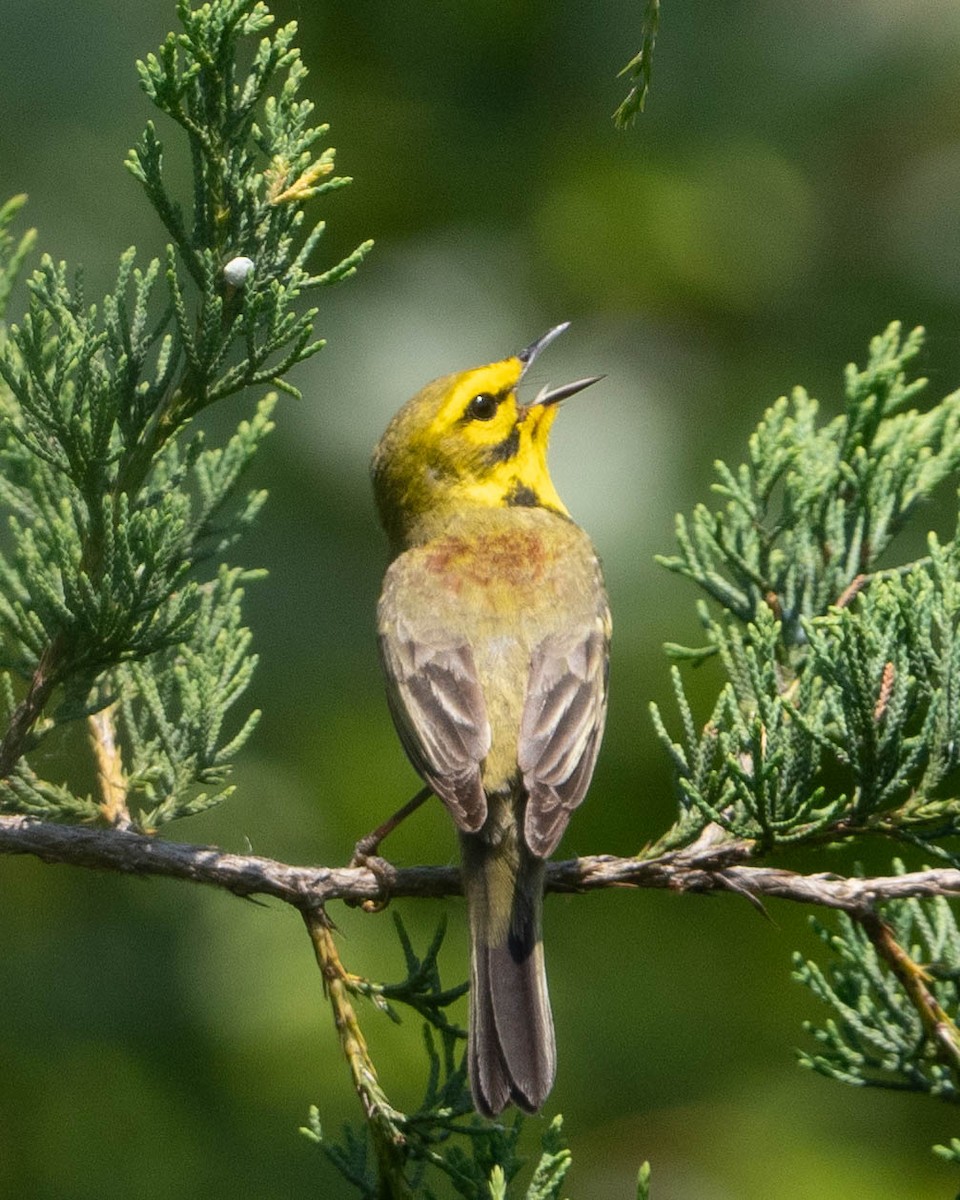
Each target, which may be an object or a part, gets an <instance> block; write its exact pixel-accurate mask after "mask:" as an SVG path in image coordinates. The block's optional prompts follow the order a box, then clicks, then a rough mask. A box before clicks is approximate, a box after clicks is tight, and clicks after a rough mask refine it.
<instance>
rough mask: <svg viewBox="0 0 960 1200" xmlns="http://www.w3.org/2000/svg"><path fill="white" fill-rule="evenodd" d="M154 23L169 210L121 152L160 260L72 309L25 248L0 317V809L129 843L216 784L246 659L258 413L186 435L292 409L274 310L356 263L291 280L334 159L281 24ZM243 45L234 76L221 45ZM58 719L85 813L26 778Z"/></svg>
mask: <svg viewBox="0 0 960 1200" xmlns="http://www.w3.org/2000/svg"><path fill="white" fill-rule="evenodd" d="M177 11H178V15H179V17H180V20H181V22H182V25H183V31H182V32H181V33H179V34H170V35H169V36H168V38H167V40H166V41H165V42H164V44H163V46H162V47H161V48H160V51H159V52H158V54H156V55H153V54H151V55H148V56H147V59H146V61H145V62H142V63H139V64H138V67H139V71H140V78H141V83H142V86H143V88H144V91H145V92H146V93H147V95H148V96H149V97H150V99H151V100H152V101H153V102H154V104H155V105H156V106H157V108H158V109H159V110H160V111H161V112H162V113H164V114H166V115H167V116H168V117H170V118H171V119H172V121H173V122H175V124H176V126H179V128H180V129H181V130H182V131H183V133H184V134H185V135H186V141H187V143H188V146H189V152H190V162H191V165H192V174H193V188H192V195H191V197H190V201H189V203H185V202H184V201H182V200H180V199H179V198H177V197H176V195H175V194H174V193H173V192H172V191H171V189H170V188H169V187H168V184H167V180H166V175H165V171H164V154H163V145H162V143H161V141H160V138H159V135H158V133H157V130H156V128H155V126H154V125H153V123H152V122H151V123H150V124H148V126H147V128H146V130H145V131H144V134H143V136H142V137H141V139H140V141H139V142H138V143H137V145H136V146H135V147H134V149H133V150H132V151H131V152H130V156H129V158H128V160H127V166H128V167H129V169H130V170H131V172H132V174H133V175H134V177H135V178H136V179H137V180H138V181H139V182H140V183H141V184H142V186H143V189H144V191H145V194H146V196H147V198H148V200H149V201H150V203H151V204H152V205H153V207H154V208H155V209H156V211H157V213H158V215H159V217H160V219H161V221H162V222H163V225H164V226H165V228H166V230H167V233H168V234H169V237H170V239H171V240H170V244H169V245H168V247H167V249H166V254H165V256H164V260H163V263H162V264H161V262H160V261H158V260H154V261H152V262H150V263H148V264H147V265H146V266H144V267H141V266H138V265H137V264H136V253H135V251H134V250H132V249H131V250H127V251H126V252H125V253H124V254H122V255H121V257H120V263H119V269H118V272H117V282H116V286H115V288H114V289H113V291H112V292H110V293H109V294H108V295H107V296H105V297H104V298H103V300H102V302H101V303H100V304H99V305H94V304H90V303H89V302H88V300H87V298H86V296H85V293H84V287H83V277H82V274H81V272H79V271H76V272H71V271H70V270H69V269H68V268H67V266H66V265H65V264H64V263H55V262H53V261H52V260H51V259H50V258H48V257H46V256H44V257H43V258H42V259H41V261H40V264H39V267H38V268H37V269H36V270H35V271H34V272H33V274H32V276H31V277H30V278H29V280H28V281H27V290H28V294H29V307H28V309H27V312H26V314H25V316H24V318H23V320H22V321H21V322H20V323H19V324H16V325H12V326H10V327H9V328H7V327H6V326H0V417H2V427H0V504H2V506H3V508H4V509H5V510H6V528H7V536H6V540H5V541H4V543H3V546H2V555H0V647H2V650H0V656H2V657H0V663H2V668H3V670H2V673H0V692H2V696H3V704H4V707H5V711H6V716H7V726H6V734H5V736H4V737H3V741H2V743H0V777H2V781H0V810H2V811H6V812H24V813H30V814H33V815H37V816H44V817H48V818H60V819H69V820H78V819H79V820H94V819H96V818H97V817H103V818H105V819H107V820H109V821H111V822H112V823H115V824H128V823H130V821H131V820H132V819H133V818H131V815H130V811H129V808H128V804H129V802H131V801H132V802H136V803H137V804H139V805H141V806H142V813H141V815H140V816H139V818H137V819H138V820H139V821H140V823H141V824H143V825H144V826H145V827H148V828H152V827H155V826H157V825H159V824H161V823H163V822H165V821H169V820H171V819H173V818H175V817H178V816H184V815H188V814H190V813H195V812H198V811H200V810H201V809H202V808H204V807H206V806H207V805H209V804H211V803H213V802H214V801H215V800H217V799H219V798H220V797H222V796H223V795H224V794H226V791H227V790H228V789H227V788H226V787H225V780H226V778H227V776H228V774H229V771H230V764H231V761H232V759H233V757H234V756H235V754H236V752H237V751H238V750H239V749H240V747H241V746H242V745H243V743H244V741H245V740H246V738H247V737H248V736H249V734H250V733H251V731H252V729H253V726H254V725H255V723H256V717H257V714H256V713H251V712H247V713H244V714H242V715H241V716H239V717H233V716H232V715H231V710H232V709H233V708H234V706H235V705H237V704H238V702H239V701H240V698H241V696H242V693H243V691H244V690H245V688H246V686H247V683H248V682H249V679H250V676H251V673H252V671H253V668H254V665H255V662H256V657H255V655H253V653H252V652H251V649H250V636H249V633H248V632H247V631H246V630H245V629H244V627H243V623H242V617H241V608H240V605H241V600H242V596H243V587H242V585H243V584H244V583H245V582H247V581H249V580H252V579H254V578H255V577H256V574H257V573H256V572H251V571H247V572H243V571H240V570H238V569H237V568H235V567H234V568H231V567H228V566H226V565H224V564H223V556H224V555H225V554H226V552H227V551H228V550H229V549H230V548H231V546H232V545H233V543H234V542H235V541H236V539H237V538H238V537H239V536H240V535H241V534H242V533H243V531H244V530H245V529H246V528H247V527H248V526H249V524H250V522H251V521H252V520H253V519H254V517H255V516H256V513H257V511H258V510H259V508H260V506H261V505H262V503H263V500H264V494H263V492H261V491H256V490H254V491H248V492H245V491H244V490H243V488H242V480H243V476H244V473H245V471H246V468H247V467H248V465H249V463H250V461H251V459H252V458H253V456H254V455H255V453H256V451H257V449H258V448H259V446H260V444H261V442H262V441H263V438H264V437H266V436H267V434H268V433H269V432H270V430H271V428H272V424H271V420H270V414H271V410H272V408H273V403H274V401H273V397H272V396H268V397H266V398H264V399H262V400H261V401H260V402H259V404H258V406H257V409H256V412H255V415H254V416H253V417H252V418H251V419H250V420H244V421H242V422H241V423H240V425H239V426H238V428H237V430H236V433H235V434H234V435H233V436H232V437H231V438H230V439H229V440H228V441H227V443H226V444H225V445H224V446H219V447H214V446H207V445H206V443H205V439H204V436H203V434H202V432H200V431H197V430H195V429H193V428H192V427H191V423H192V422H193V420H194V418H195V417H196V416H197V415H198V414H199V413H200V412H202V411H203V410H204V409H205V408H207V407H208V406H209V405H211V404H213V403H215V402H218V401H222V400H224V399H225V398H227V397H228V396H231V395H234V394H235V393H237V392H240V391H242V390H244V389H251V388H252V389H258V388H263V387H264V386H271V387H274V388H280V389H282V390H285V391H288V392H293V393H294V394H296V389H295V388H294V387H293V385H292V384H290V383H289V381H288V380H287V379H286V375H287V373H288V372H289V371H290V370H291V368H292V367H294V366H295V365H296V364H297V363H299V362H302V361H303V360H304V359H306V358H308V357H310V356H311V355H312V354H314V353H316V351H317V350H319V349H320V348H321V346H322V345H323V342H322V341H321V340H319V339H316V338H314V336H313V326H314V320H315V317H316V313H317V310H316V309H315V308H309V309H306V310H303V309H302V307H301V305H300V303H299V302H300V300H301V298H302V297H303V296H304V295H306V294H307V293H310V292H314V291H316V290H317V289H318V288H320V287H321V286H323V285H324V284H327V283H332V282H334V281H336V280H337V279H342V278H344V277H346V276H347V275H349V274H350V273H351V272H352V271H353V270H354V269H355V267H356V265H357V263H358V262H359V261H360V259H361V258H362V256H363V254H364V253H365V251H366V249H367V246H366V244H365V245H364V246H361V247H360V248H359V249H358V250H357V251H356V252H355V253H354V254H352V255H350V256H349V257H348V258H347V259H345V260H344V261H343V262H341V263H339V264H337V265H336V266H334V267H333V268H331V269H329V270H327V271H325V272H321V273H319V274H316V273H312V267H311V265H310V263H311V259H312V256H313V254H314V251H315V250H316V248H317V244H318V241H319V239H320V236H321V234H322V232H323V222H319V223H316V224H314V225H312V226H310V225H308V224H307V223H306V212H305V206H306V205H307V203H308V202H309V201H311V200H312V199H313V198H314V197H316V196H319V195H322V194H324V193H326V192H328V191H330V190H331V189H333V188H337V187H340V186H342V185H343V184H344V183H346V182H348V180H346V179H343V178H337V177H335V176H334V175H333V173H332V172H333V150H331V149H329V148H327V149H323V150H319V149H318V143H319V142H320V141H321V140H322V139H323V136H324V135H325V133H326V126H322V125H321V126H313V125H311V121H310V118H311V115H312V105H311V103H310V102H309V101H307V100H300V99H297V93H298V91H299V89H300V87H301V85H302V83H303V80H304V77H305V74H306V69H305V67H304V66H303V64H302V63H301V61H300V57H299V53H298V51H297V50H296V48H295V47H294V46H293V44H292V41H293V37H294V34H295V32H296V27H295V25H293V24H290V25H287V26H285V27H283V28H281V29H277V30H273V31H272V32H271V31H270V30H271V26H272V23H273V18H272V16H271V15H270V13H269V12H268V10H267V9H266V7H265V6H264V5H263V4H261V3H255V2H252V0H229V2H228V0H221V2H219V3H215V4H205V5H203V6H201V7H200V8H198V9H196V10H195V11H194V10H191V8H190V6H189V4H187V3H185V2H183V0H182V2H181V3H180V4H178V8H177ZM254 37H256V38H259V41H258V42H257V44H256V47H255V49H254V50H253V53H252V60H251V64H250V67H249V69H248V70H247V71H246V73H243V72H240V71H239V70H238V67H237V61H236V60H237V54H238V50H240V48H241V47H242V45H243V43H244V41H245V40H246V39H250V38H254ZM21 203H22V198H17V199H15V200H13V201H11V202H9V203H8V204H7V205H6V206H4V208H3V209H2V210H0V306H2V305H5V304H6V303H7V301H8V299H9V296H10V293H11V289H12V287H13V283H14V280H15V278H16V276H17V274H18V272H19V270H20V268H21V267H22V265H23V261H24V259H25V257H26V255H27V253H28V251H29V249H30V246H31V242H32V235H30V234H28V235H26V236H24V237H22V238H21V239H19V240H15V239H14V238H13V236H12V235H11V233H10V225H11V222H12V219H13V217H14V216H15V214H16V212H17V210H18V208H19V207H20V205H21ZM238 267H239V269H238ZM0 312H2V309H0ZM98 714H100V716H99V717H98ZM114 715H116V729H114ZM83 718H87V719H89V720H91V722H92V724H91V730H92V731H93V733H94V736H95V740H96V745H95V752H96V753H97V755H98V756H99V757H100V758H101V762H100V767H101V769H102V770H101V775H102V776H103V770H106V772H107V774H106V776H105V777H104V778H107V779H108V782H107V783H106V784H104V785H103V786H104V788H105V789H106V790H107V791H110V792H112V795H111V797H110V798H109V799H107V798H106V797H105V795H104V794H101V795H99V796H98V795H95V794H91V793H88V792H87V791H85V790H84V774H83V771H82V770H81V771H75V772H73V773H72V774H71V775H70V777H69V778H68V779H67V780H66V782H60V781H59V779H44V778H41V777H40V775H39V774H38V772H37V770H36V767H35V765H34V763H35V754H36V752H37V751H38V750H39V749H40V747H41V746H42V747H43V761H44V762H45V763H49V762H50V761H51V754H52V753H53V752H54V751H55V749H56V734H57V732H58V731H59V730H60V729H61V727H62V726H64V725H65V724H66V723H67V722H73V721H76V720H79V719H83ZM95 718H96V719H95ZM114 734H116V737H114ZM104 754H107V755H109V756H110V757H111V761H110V763H108V764H106V765H105V763H104V761H103V755H104ZM54 761H55V760H54ZM61 769H62V770H64V771H66V768H65V767H64V768H61ZM88 773H89V772H88Z"/></svg>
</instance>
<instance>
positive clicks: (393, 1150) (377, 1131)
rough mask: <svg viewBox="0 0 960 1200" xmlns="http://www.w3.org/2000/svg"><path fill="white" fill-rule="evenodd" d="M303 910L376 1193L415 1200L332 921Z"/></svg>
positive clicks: (397, 1117) (396, 1122)
mask: <svg viewBox="0 0 960 1200" xmlns="http://www.w3.org/2000/svg"><path fill="white" fill-rule="evenodd" d="M301 911H302V913H303V920H304V923H305V924H306V927H307V932H308V933H309V934H310V940H311V942H312V943H313V950H314V954H315V955H316V957H317V966H318V967H319V968H320V973H321V975H322V976H323V988H324V991H325V992H326V995H327V998H328V1000H329V1001H330V1007H331V1008H332V1009H333V1019H334V1023H335V1025H336V1027H337V1034H338V1035H339V1038H340V1049H341V1050H342V1051H343V1056H344V1058H345V1059H346V1060H347V1064H348V1065H349V1067H350V1074H351V1076H352V1077H353V1086H354V1088H355V1089H356V1092H357V1095H358V1096H359V1097H360V1103H361V1104H362V1105H363V1111H364V1116H365V1117H366V1120H367V1124H368V1127H369V1129H370V1132H371V1135H372V1137H373V1141H374V1148H375V1150H376V1155H377V1161H378V1163H379V1166H380V1180H381V1187H382V1189H383V1190H382V1191H381V1192H380V1193H378V1194H379V1195H382V1196H383V1197H384V1200H413V1193H412V1192H411V1191H410V1189H409V1187H408V1186H407V1184H406V1182H405V1180H404V1178H403V1166H404V1155H403V1143H404V1140H405V1139H404V1136H403V1133H402V1132H401V1130H400V1122H401V1121H402V1120H403V1114H402V1113H399V1112H397V1110H396V1109H395V1108H393V1107H392V1106H391V1104H390V1102H389V1101H388V1100H387V1097H386V1094H385V1093H384V1091H383V1088H382V1087H381V1086H380V1080H379V1078H378V1077H377V1070H376V1067H375V1066H374V1065H373V1060H372V1059H371V1057H370V1053H369V1051H368V1050H367V1040H366V1038H365V1037H364V1036H363V1031H362V1030H361V1028H360V1022H359V1021H358V1020H357V1014H356V1011H355V1009H354V1007H353V1004H352V1003H351V1002H350V987H349V984H350V975H349V972H348V971H347V970H346V968H345V967H344V965H343V963H342V962H341V961H340V955H339V953H338V951H337V945H336V942H335V941H334V939H333V932H332V929H331V922H330V918H329V917H328V916H327V915H326V913H325V912H324V911H323V908H322V906H315V907H312V908H303V909H301Z"/></svg>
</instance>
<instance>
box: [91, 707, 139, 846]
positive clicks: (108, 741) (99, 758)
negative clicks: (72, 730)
mask: <svg viewBox="0 0 960 1200" xmlns="http://www.w3.org/2000/svg"><path fill="white" fill-rule="evenodd" d="M116 710H117V706H116V704H111V705H109V706H108V707H107V708H102V709H100V711H99V712H95V713H91V715H90V716H89V717H87V730H88V732H89V734H90V746H91V748H92V750H93V756H94V758H95V759H96V763H97V787H98V788H99V789H100V811H101V813H102V814H103V819H104V820H105V821H106V822H107V824H108V825H112V826H113V827H114V828H115V829H129V828H130V810H129V809H128V808H127V777H126V772H125V771H124V769H123V758H122V756H121V753H120V747H119V746H118V745H117V730H116V726H115V725H114V721H113V717H114V713H115V712H116Z"/></svg>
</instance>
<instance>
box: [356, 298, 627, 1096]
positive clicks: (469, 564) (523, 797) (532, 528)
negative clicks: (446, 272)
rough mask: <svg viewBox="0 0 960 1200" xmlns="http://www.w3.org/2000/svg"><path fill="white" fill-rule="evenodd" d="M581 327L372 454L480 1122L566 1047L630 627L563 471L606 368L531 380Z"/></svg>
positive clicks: (400, 417)
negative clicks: (550, 923)
mask: <svg viewBox="0 0 960 1200" xmlns="http://www.w3.org/2000/svg"><path fill="white" fill-rule="evenodd" d="M568 326H569V322H565V323H563V324H561V325H557V326H554V327H553V328H552V329H550V330H548V331H547V332H546V333H545V334H544V335H543V336H542V337H540V338H538V339H537V340H536V341H534V342H533V343H531V344H530V345H529V346H527V347H526V348H525V349H523V350H521V351H519V352H518V353H516V354H512V355H510V356H509V357H508V358H505V359H503V360H501V361H498V362H494V363H490V364H488V365H486V366H481V367H475V368H472V369H470V370H466V371H460V372H457V373H454V374H450V375H445V376H443V377H442V378H440V379H436V380H434V381H433V382H432V383H428V384H427V385H426V386H425V387H424V388H423V389H422V390H421V391H420V392H418V393H417V395H415V396H414V397H413V399H411V400H410V401H408V402H407V403H406V404H405V405H404V406H403V407H402V408H401V409H400V410H399V412H398V413H397V414H396V416H395V417H394V418H393V420H392V421H391V422H390V424H389V425H388V427H387V429H386V431H385V433H384V434H383V437H382V438H381V439H380V441H379V443H378V445H377V447H376V449H375V451H374V454H373V459H372V462H371V474H372V480H373V490H374V495H375V499H376V506H377V509H378V513H379V516H380V520H381V523H382V524H383V526H384V529H385V531H386V534H387V537H388V540H389V546H390V563H389V565H388V567H387V570H386V573H385V575H384V580H383V587H382V592H381V596H380V601H379V605H378V608H377V630H378V641H379V650H380V659H381V664H382V667H383V672H384V677H385V681H386V692H387V699H388V704H389V708H390V712H391V715H392V718H393V722H394V724H395V726H396V729H397V732H398V734H399V738H400V741H401V742H402V744H403V747H404V749H405V750H406V753H407V755H408V757H409V759H410V761H411V762H412V764H413V766H414V768H415V769H416V770H417V772H418V773H419V774H420V776H421V777H422V779H423V780H424V782H425V784H426V785H427V786H428V787H429V788H430V789H431V790H432V791H433V792H434V793H435V794H436V795H437V796H438V797H439V799H440V800H441V801H442V802H443V804H444V805H445V806H446V808H447V810H448V811H449V813H450V815H451V816H452V818H453V821H454V823H455V825H456V829H457V833H458V836H459V843H460V854H461V872H462V880H463V888H464V893H465V896H466V900H467V911H468V920H469V926H470V939H471V958H470V1002H469V1021H468V1026H469V1028H468V1036H467V1056H466V1061H467V1073H468V1078H469V1083H470V1089H471V1093H472V1098H473V1104H474V1107H475V1109H476V1111H477V1112H478V1113H480V1114H481V1115H483V1116H486V1117H496V1116H497V1115H498V1114H499V1113H500V1112H502V1111H503V1109H504V1108H505V1107H506V1106H507V1105H508V1104H511V1103H512V1104H514V1105H516V1106H517V1107H518V1108H520V1109H522V1110H524V1111H527V1112H537V1111H539V1110H540V1109H541V1108H542V1106H543V1104H544V1101H545V1100H546V1098H547V1096H548V1094H549V1092H550V1090H551V1088H552V1086H553V1082H554V1076H555V1072H556V1045H555V1035H554V1025H553V1016H552V1012H551V1008H550V1000H549V996H548V991H547V979H546V973H545V969H544V957H543V939H542V932H541V925H542V906H543V890H544V879H545V871H546V860H547V858H548V857H549V856H550V855H551V854H552V853H553V851H554V850H555V849H556V847H557V844H558V843H559V841H560V838H561V836H562V835H563V832H564V830H565V829H566V826H567V823H568V821H569V819H570V815H571V813H572V812H573V810H574V809H575V808H576V807H577V805H579V804H580V802H581V801H582V800H583V798H584V795H585V794H586V791H587V788H588V786H589V784H590V780H591V777H592V774H593V770H594V764H595V762H596V758H597V752H598V749H599V746H600V741H601V738H602V735H603V728H604V722H605V718H606V711H607V691H608V687H607V683H608V662H609V644H610V632H611V620H610V609H609V604H608V601H607V594H606V590H605V587H604V581H603V574H602V569H601V565H600V561H599V559H598V556H597V553H596V551H595V549H594V547H593V544H592V542H591V541H590V538H589V537H588V536H587V534H586V533H585V532H584V531H583V530H582V529H581V528H580V527H579V526H578V525H577V524H575V522H574V521H573V519H572V518H571V516H570V514H569V513H568V511H567V509H566V507H565V506H564V504H563V501H562V500H561V499H560V496H559V495H558V493H557V491H556V488H555V487H554V485H553V482H552V480H551V478H550V473H549V470H548V466H547V444H548V440H549V435H550V430H551V427H552V425H553V422H554V419H555V417H556V415H557V412H558V411H559V406H560V402H561V401H563V400H566V399H567V398H569V397H571V396H573V395H575V394H576V393H578V392H581V391H583V390H584V389H585V388H587V387H590V386H591V385H593V384H595V383H597V382H598V381H599V380H600V379H602V378H603V376H599V375H598V376H591V377H589V378H585V379H578V380H576V381H575V382H573V383H568V384H565V385H563V386H561V387H557V388H550V387H549V386H545V387H543V388H541V389H540V391H539V392H538V393H537V394H536V395H535V397H534V398H533V399H532V400H530V401H529V402H524V401H523V400H521V398H520V395H519V388H520V385H521V384H522V383H523V382H524V380H525V378H526V376H527V373H528V371H529V370H530V368H531V367H532V366H533V364H534V363H535V362H537V361H538V359H539V358H540V355H541V354H542V352H543V351H544V350H545V349H546V347H547V346H549V345H550V344H551V343H552V342H553V341H554V340H555V339H556V338H557V337H558V336H559V335H560V334H561V333H563V332H564V330H566V329H567V328H568Z"/></svg>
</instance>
